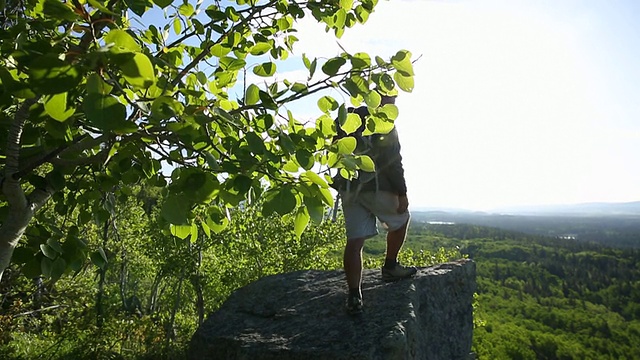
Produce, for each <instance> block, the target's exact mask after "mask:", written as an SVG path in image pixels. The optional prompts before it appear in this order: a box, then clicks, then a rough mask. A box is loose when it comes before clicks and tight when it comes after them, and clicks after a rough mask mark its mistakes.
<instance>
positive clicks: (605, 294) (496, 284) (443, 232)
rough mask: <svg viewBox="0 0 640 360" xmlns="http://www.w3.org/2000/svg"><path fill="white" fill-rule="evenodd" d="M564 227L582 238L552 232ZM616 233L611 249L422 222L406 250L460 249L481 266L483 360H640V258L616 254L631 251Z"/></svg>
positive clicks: (478, 344)
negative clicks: (570, 233)
mask: <svg viewBox="0 0 640 360" xmlns="http://www.w3.org/2000/svg"><path fill="white" fill-rule="evenodd" d="M521 223H522V224H526V221H524V219H523V221H522V222H521ZM622 223H624V222H622ZM561 224H565V225H566V229H567V230H569V231H576V229H577V228H576V227H575V226H577V224H578V222H571V221H566V222H563V221H558V222H556V223H555V225H554V226H555V227H554V226H552V227H554V228H555V229H560V225H561ZM585 224H586V225H588V226H593V227H595V226H596V224H597V221H596V220H594V221H592V222H590V221H585ZM607 226H612V225H611V224H608V225H607ZM596 230H598V229H596ZM627 230H628V229H626V230H625V231H627ZM598 231H600V230H598ZM614 233H616V232H614ZM614 233H612V234H608V238H607V242H606V244H607V246H604V245H602V244H598V243H591V242H586V241H581V240H571V239H561V238H555V237H548V236H539V235H530V234H525V233H520V232H514V231H510V230H504V229H499V228H490V227H484V226H478V225H471V224H453V225H441V224H427V223H418V222H417V221H416V222H414V224H413V227H412V230H411V235H410V237H409V239H408V243H407V246H408V247H410V248H412V250H413V251H419V250H420V249H422V248H424V249H434V248H438V247H445V248H455V247H457V248H459V249H460V252H461V253H463V254H465V255H466V256H468V257H470V258H472V259H474V260H475V261H476V263H477V270H478V276H477V281H478V290H477V292H478V296H477V301H478V307H477V309H476V312H475V314H474V316H475V322H476V325H477V327H476V329H475V330H474V345H473V348H474V352H475V353H476V355H477V357H478V358H479V359H640V345H638V344H640V267H639V266H638V264H640V250H637V249H630V248H614V247H613V246H612V245H614V244H618V243H622V244H625V246H628V245H630V244H632V243H631V242H629V239H632V238H631V237H629V238H624V239H622V241H619V239H617V238H616V237H615V236H613V234H614ZM617 233H620V232H617ZM581 234H582V235H586V236H581V237H579V238H583V239H584V238H589V236H588V235H590V234H589V233H588V232H585V233H581ZM591 235H593V234H591ZM639 235H640V232H638V233H636V238H635V239H636V244H637V241H638V236H639ZM593 238H597V237H596V236H595V235H593Z"/></svg>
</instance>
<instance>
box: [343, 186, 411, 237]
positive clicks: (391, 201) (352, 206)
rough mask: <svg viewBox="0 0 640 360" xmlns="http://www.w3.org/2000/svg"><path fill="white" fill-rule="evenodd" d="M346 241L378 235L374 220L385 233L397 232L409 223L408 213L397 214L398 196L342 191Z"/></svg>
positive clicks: (387, 193) (385, 192) (382, 192)
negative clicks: (380, 225)
mask: <svg viewBox="0 0 640 360" xmlns="http://www.w3.org/2000/svg"><path fill="white" fill-rule="evenodd" d="M340 197H341V198H342V211H343V213H344V220H345V228H346V230H347V240H350V239H360V238H364V239H368V238H370V237H373V236H376V235H378V227H377V224H376V219H378V220H379V221H380V223H381V224H382V227H383V228H384V229H385V230H387V231H394V230H398V229H399V228H401V227H402V226H404V225H405V224H407V223H408V222H409V219H410V217H411V215H410V214H409V211H407V212H405V213H402V214H399V213H398V195H396V194H394V193H390V192H388V191H375V192H374V191H362V192H355V191H342V192H340Z"/></svg>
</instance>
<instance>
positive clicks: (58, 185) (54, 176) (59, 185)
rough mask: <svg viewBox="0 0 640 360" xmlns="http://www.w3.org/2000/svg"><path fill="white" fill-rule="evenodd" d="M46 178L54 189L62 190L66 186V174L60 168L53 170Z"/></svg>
mask: <svg viewBox="0 0 640 360" xmlns="http://www.w3.org/2000/svg"><path fill="white" fill-rule="evenodd" d="M45 179H46V180H47V183H48V184H49V186H51V188H53V190H54V191H60V190H62V189H64V188H65V184H66V180H65V178H64V174H62V172H60V171H59V170H56V169H54V170H52V171H50V172H49V173H48V174H47V175H46V176H45Z"/></svg>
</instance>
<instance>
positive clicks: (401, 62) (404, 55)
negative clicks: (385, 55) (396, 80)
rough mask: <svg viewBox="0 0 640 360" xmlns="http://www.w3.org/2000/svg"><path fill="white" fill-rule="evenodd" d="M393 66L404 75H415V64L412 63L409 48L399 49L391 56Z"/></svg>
mask: <svg viewBox="0 0 640 360" xmlns="http://www.w3.org/2000/svg"><path fill="white" fill-rule="evenodd" d="M391 64H392V65H393V67H394V68H395V69H396V70H397V71H398V72H400V73H402V75H404V76H413V75H415V74H414V73H413V64H412V63H411V52H409V51H407V50H400V51H398V52H397V53H396V54H395V55H394V56H393V57H391Z"/></svg>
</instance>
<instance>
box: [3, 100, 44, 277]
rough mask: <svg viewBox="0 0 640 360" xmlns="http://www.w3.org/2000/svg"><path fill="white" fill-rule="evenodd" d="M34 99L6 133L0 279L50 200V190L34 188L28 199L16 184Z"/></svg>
mask: <svg viewBox="0 0 640 360" xmlns="http://www.w3.org/2000/svg"><path fill="white" fill-rule="evenodd" d="M37 101H38V98H33V99H28V100H25V101H24V102H23V103H22V105H21V106H20V108H19V109H18V111H16V114H15V116H14V118H13V121H12V123H11V126H10V128H9V132H8V134H7V153H6V154H5V155H6V160H5V166H4V173H3V174H0V190H1V191H2V194H3V195H4V196H5V198H6V200H7V203H8V204H9V215H8V216H7V218H6V219H3V220H4V221H3V223H2V225H0V280H2V274H3V273H4V270H5V269H6V268H7V267H8V266H9V264H10V263H11V256H13V250H14V249H15V248H16V246H17V245H18V242H19V241H20V238H21V237H22V234H24V232H25V230H26V229H27V226H28V225H29V222H31V219H33V216H34V215H35V212H36V210H38V209H39V208H41V207H42V205H44V203H45V202H47V200H49V198H50V197H51V193H52V191H51V189H49V188H46V189H34V190H33V191H32V192H31V194H29V195H28V196H27V195H26V194H25V193H24V189H22V186H21V184H20V179H19V176H18V175H17V174H18V172H19V171H20V144H21V140H22V131H23V130H24V124H25V123H26V121H27V119H28V117H29V108H30V107H31V106H32V105H33V104H35V103H36V102H37Z"/></svg>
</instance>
